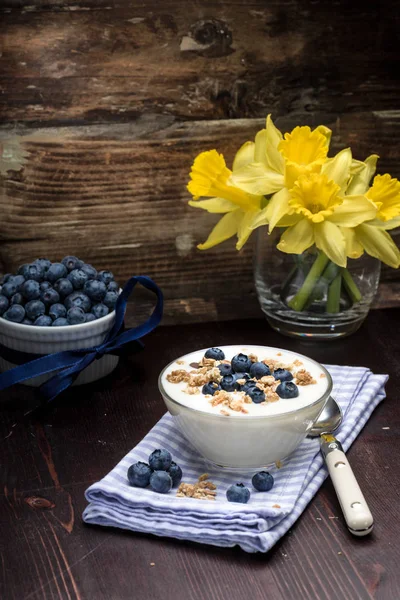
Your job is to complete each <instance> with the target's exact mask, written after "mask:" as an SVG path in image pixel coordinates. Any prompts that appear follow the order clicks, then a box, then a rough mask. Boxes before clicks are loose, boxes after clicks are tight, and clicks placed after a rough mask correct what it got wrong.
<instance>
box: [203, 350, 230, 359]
mask: <svg viewBox="0 0 400 600" xmlns="http://www.w3.org/2000/svg"><path fill="white" fill-rule="evenodd" d="M204 357H205V358H212V359H214V360H224V358H225V354H224V353H223V352H222V350H221V349H220V348H209V349H208V350H207V351H206V353H205V354H204Z"/></svg>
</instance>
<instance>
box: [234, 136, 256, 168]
mask: <svg viewBox="0 0 400 600" xmlns="http://www.w3.org/2000/svg"><path fill="white" fill-rule="evenodd" d="M254 149H255V144H254V142H245V143H244V144H243V146H241V147H240V148H239V150H238V151H237V152H236V156H235V158H234V159H233V165H232V171H233V172H235V171H238V170H239V169H241V168H242V167H245V166H246V165H248V164H249V163H252V162H255V160H256V159H255V158H254Z"/></svg>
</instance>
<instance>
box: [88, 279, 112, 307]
mask: <svg viewBox="0 0 400 600" xmlns="http://www.w3.org/2000/svg"><path fill="white" fill-rule="evenodd" d="M83 291H84V292H85V294H87V295H88V296H89V298H90V299H91V300H92V302H101V301H102V300H103V298H104V296H105V295H106V293H107V287H106V284H105V283H103V282H102V281H97V279H89V280H88V281H87V282H86V283H85V285H84V286H83Z"/></svg>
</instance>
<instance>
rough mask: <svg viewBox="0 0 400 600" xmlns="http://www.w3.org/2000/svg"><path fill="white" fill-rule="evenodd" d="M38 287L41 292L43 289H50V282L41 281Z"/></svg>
mask: <svg viewBox="0 0 400 600" xmlns="http://www.w3.org/2000/svg"><path fill="white" fill-rule="evenodd" d="M39 288H40V291H41V292H44V291H46V290H48V289H50V288H51V283H50V281H41V282H40V283H39Z"/></svg>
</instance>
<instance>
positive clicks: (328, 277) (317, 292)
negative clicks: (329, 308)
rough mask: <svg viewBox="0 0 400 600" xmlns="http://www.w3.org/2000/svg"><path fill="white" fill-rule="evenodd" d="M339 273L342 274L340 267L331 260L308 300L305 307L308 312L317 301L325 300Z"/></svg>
mask: <svg viewBox="0 0 400 600" xmlns="http://www.w3.org/2000/svg"><path fill="white" fill-rule="evenodd" d="M338 273H340V267H339V266H338V265H337V264H335V263H334V262H332V261H331V260H330V261H329V264H328V266H327V267H326V269H325V271H324V272H323V273H322V275H321V277H320V279H319V280H318V281H317V282H316V284H315V286H314V288H313V290H312V292H311V294H310V296H309V298H308V301H307V303H306V305H305V309H306V310H307V309H308V308H309V307H310V306H311V304H312V303H313V302H314V301H315V300H322V299H323V298H324V296H325V294H327V290H328V289H329V286H330V284H331V283H332V281H333V280H334V279H335V277H336V276H337V275H338Z"/></svg>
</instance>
